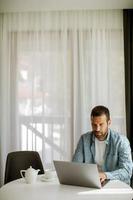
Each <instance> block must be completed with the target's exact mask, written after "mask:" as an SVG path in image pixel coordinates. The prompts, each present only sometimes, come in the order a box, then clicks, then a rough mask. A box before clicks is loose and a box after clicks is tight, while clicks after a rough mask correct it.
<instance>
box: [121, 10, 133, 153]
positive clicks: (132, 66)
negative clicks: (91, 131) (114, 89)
mask: <svg viewBox="0 0 133 200" xmlns="http://www.w3.org/2000/svg"><path fill="white" fill-rule="evenodd" d="M123 27H124V55H125V91H126V93H125V97H126V127H127V137H128V139H129V141H130V144H131V148H132V151H133V137H132V132H133V127H132V121H133V9H126V10H123Z"/></svg>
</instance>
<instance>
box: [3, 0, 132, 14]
mask: <svg viewBox="0 0 133 200" xmlns="http://www.w3.org/2000/svg"><path fill="white" fill-rule="evenodd" d="M123 8H133V0H0V12H3V11H7V12H8V11H9V12H10V11H11V12H12V11H13V12H16V11H43V10H73V9H123Z"/></svg>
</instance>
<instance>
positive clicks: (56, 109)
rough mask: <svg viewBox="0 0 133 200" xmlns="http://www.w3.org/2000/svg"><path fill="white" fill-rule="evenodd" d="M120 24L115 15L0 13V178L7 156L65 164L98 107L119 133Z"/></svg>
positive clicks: (113, 12)
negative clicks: (25, 154)
mask: <svg viewBox="0 0 133 200" xmlns="http://www.w3.org/2000/svg"><path fill="white" fill-rule="evenodd" d="M122 23H123V19H122V11H120V10H106V11H104V10H100V11H59V12H57V11H54V12H50V11H49V12H30V13H3V14H1V15H0V26H1V27H0V58H1V59H0V99H1V104H0V111H1V115H0V176H1V180H2V179H3V174H4V168H5V160H6V156H7V153H8V152H9V151H15V150H26V149H28V150H37V151H38V152H39V153H40V155H41V157H42V160H43V164H44V167H45V169H46V168H50V167H53V163H52V160H53V159H62V160H70V159H71V157H72V154H73V151H74V149H75V147H76V144H77V141H78V139H79V137H80V135H81V134H83V133H85V132H86V131H88V129H91V126H90V123H89V115H90V111H91V109H92V107H93V106H95V105H97V104H103V105H105V106H108V107H109V109H110V111H111V116H112V128H114V129H115V130H118V131H121V132H122V133H123V134H126V133H125V102H124V99H125V97H124V60H123V27H122Z"/></svg>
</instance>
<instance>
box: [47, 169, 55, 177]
mask: <svg viewBox="0 0 133 200" xmlns="http://www.w3.org/2000/svg"><path fill="white" fill-rule="evenodd" d="M44 177H45V178H46V179H53V178H55V177H56V171H55V170H51V169H48V170H46V171H45V174H44Z"/></svg>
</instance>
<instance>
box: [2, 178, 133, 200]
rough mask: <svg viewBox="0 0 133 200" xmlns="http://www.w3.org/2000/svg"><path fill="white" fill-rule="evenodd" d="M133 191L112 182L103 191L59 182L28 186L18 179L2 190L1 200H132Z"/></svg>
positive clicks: (123, 184)
mask: <svg viewBox="0 0 133 200" xmlns="http://www.w3.org/2000/svg"><path fill="white" fill-rule="evenodd" d="M132 199H133V190H132V188H130V187H129V186H128V185H126V184H125V183H123V182H120V181H110V182H108V183H107V184H106V185H105V186H104V187H103V188H102V189H92V188H87V187H79V186H70V185H61V184H59V182H58V180H54V181H52V182H43V181H41V176H38V180H37V182H36V183H35V184H26V183H25V180H24V179H22V178H21V179H17V180H15V181H12V182H10V183H8V184H6V185H4V186H3V187H1V188H0V200H132Z"/></svg>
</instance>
